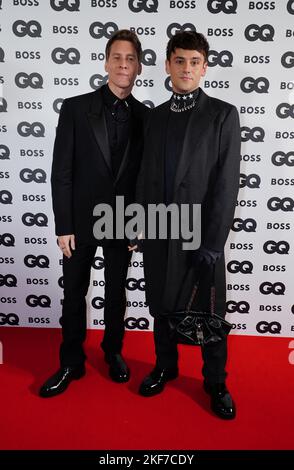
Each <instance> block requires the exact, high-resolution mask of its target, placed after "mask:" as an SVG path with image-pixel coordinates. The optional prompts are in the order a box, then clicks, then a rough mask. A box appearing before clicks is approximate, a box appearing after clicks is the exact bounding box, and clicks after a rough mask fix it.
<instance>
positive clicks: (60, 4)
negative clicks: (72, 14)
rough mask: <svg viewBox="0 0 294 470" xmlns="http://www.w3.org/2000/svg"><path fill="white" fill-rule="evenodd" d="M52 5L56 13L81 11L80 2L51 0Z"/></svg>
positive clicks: (74, 0) (76, 0)
mask: <svg viewBox="0 0 294 470" xmlns="http://www.w3.org/2000/svg"><path fill="white" fill-rule="evenodd" d="M50 5H51V8H52V9H53V10H55V11H62V10H67V11H79V8H80V0H50Z"/></svg>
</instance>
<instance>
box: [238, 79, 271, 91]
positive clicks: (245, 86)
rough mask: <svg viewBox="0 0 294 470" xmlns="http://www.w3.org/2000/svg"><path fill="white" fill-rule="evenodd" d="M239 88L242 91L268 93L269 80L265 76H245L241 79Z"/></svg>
mask: <svg viewBox="0 0 294 470" xmlns="http://www.w3.org/2000/svg"><path fill="white" fill-rule="evenodd" d="M240 88H241V90H242V91H243V92H244V93H252V92H253V91H256V93H268V89H269V81H268V79H267V78H265V77H259V78H252V77H245V78H243V80H241V83H240Z"/></svg>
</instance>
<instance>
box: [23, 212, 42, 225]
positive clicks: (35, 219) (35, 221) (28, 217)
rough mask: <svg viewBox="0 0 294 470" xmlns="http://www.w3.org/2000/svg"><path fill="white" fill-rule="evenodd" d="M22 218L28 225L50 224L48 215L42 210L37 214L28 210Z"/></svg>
mask: <svg viewBox="0 0 294 470" xmlns="http://www.w3.org/2000/svg"><path fill="white" fill-rule="evenodd" d="M21 220H22V223H23V224H24V225H26V226H27V227H32V226H33V225H37V226H38V227H47V226H48V217H47V215H46V214H43V213H42V212H38V213H37V214H32V213H31V212H26V213H25V214H23V216H22V218H21Z"/></svg>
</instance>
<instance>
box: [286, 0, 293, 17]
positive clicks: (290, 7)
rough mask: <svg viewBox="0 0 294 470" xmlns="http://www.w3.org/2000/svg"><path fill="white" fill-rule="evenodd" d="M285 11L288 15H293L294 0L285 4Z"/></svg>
mask: <svg viewBox="0 0 294 470" xmlns="http://www.w3.org/2000/svg"><path fill="white" fill-rule="evenodd" d="M287 10H288V13H290V15H294V0H289V1H288V3H287Z"/></svg>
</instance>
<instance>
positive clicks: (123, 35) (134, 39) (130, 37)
mask: <svg viewBox="0 0 294 470" xmlns="http://www.w3.org/2000/svg"><path fill="white" fill-rule="evenodd" d="M115 41H129V42H131V43H132V44H133V46H134V48H135V50H136V53H137V57H138V61H139V62H141V56H142V46H141V43H140V40H139V38H138V36H137V35H136V33H133V32H132V31H129V30H128V29H120V30H118V31H116V32H115V33H114V34H113V35H112V36H111V38H110V39H109V40H108V42H107V44H106V47H105V56H106V60H107V59H108V58H109V55H110V49H111V46H112V44H113V43H114V42H115Z"/></svg>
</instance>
